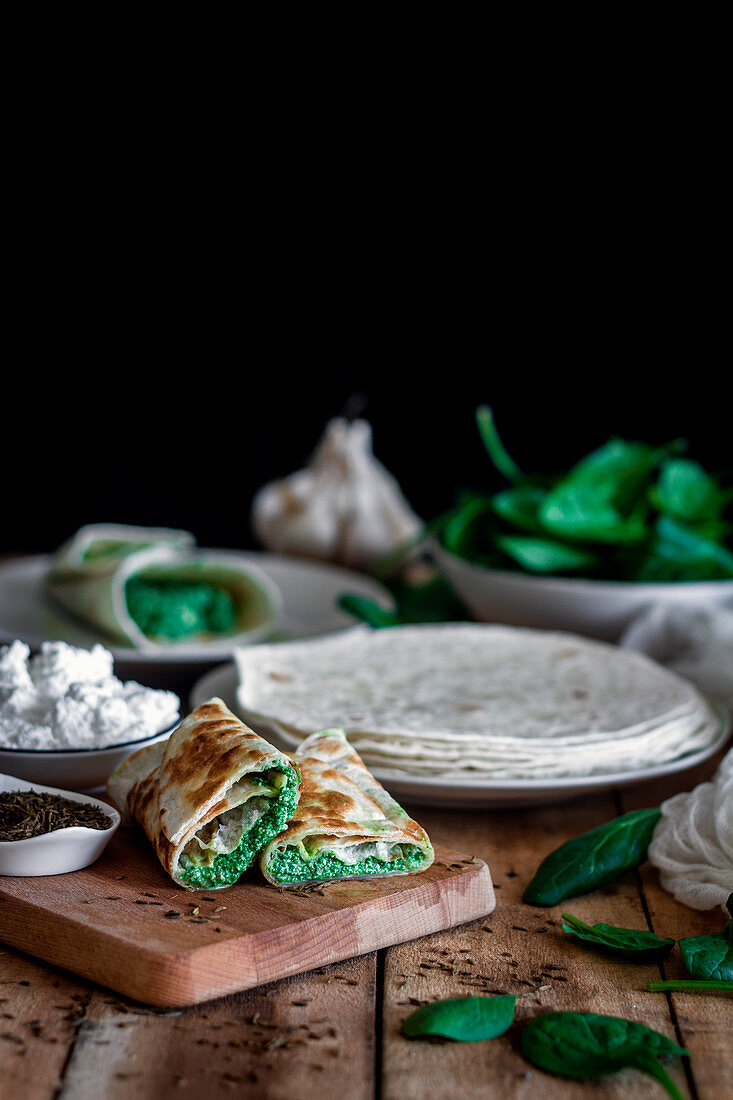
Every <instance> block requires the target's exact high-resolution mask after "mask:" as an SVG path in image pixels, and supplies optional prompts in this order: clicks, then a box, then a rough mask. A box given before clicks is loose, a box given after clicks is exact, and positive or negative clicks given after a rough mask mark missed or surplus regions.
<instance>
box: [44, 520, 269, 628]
mask: <svg viewBox="0 0 733 1100" xmlns="http://www.w3.org/2000/svg"><path fill="white" fill-rule="evenodd" d="M136 532H137V534H136ZM116 536H118V537H116ZM146 539H147V541H146ZM136 540H137V541H136ZM192 544H193V536H192V535H188V533H187V532H185V531H170V532H168V533H167V535H166V531H165V529H164V528H143V527H138V528H134V527H132V528H130V527H122V526H117V525H115V524H99V525H92V526H91V527H86V528H82V530H81V531H80V532H79V533H78V534H77V535H76V536H75V537H74V539H72V540H71V541H70V542H69V543H67V544H65V545H64V546H63V547H62V548H61V549H60V550H59V551H58V553H57V554H56V556H55V557H54V559H53V561H52V564H51V568H50V570H49V573H48V577H47V582H46V588H47V592H48V594H49V596H50V597H51V599H53V600H54V601H55V602H56V603H58V604H60V605H61V606H62V607H64V608H65V610H67V611H70V612H71V613H72V614H73V615H75V616H76V617H77V618H79V619H81V620H83V621H84V622H86V623H88V624H90V625H92V626H95V627H97V629H99V630H100V631H102V632H103V633H104V634H105V635H106V636H107V637H109V638H111V639H114V640H115V641H116V642H118V643H120V644H122V645H126V646H133V647H134V648H136V649H154V648H156V647H158V646H160V645H170V644H174V645H176V646H179V647H182V646H185V644H186V643H193V644H194V645H199V644H200V643H202V642H211V641H216V640H220V639H231V640H232V642H239V641H241V642H245V641H247V642H250V641H253V640H255V639H257V638H261V637H262V636H263V635H264V634H265V633H266V632H267V631H269V630H270V629H271V627H272V625H273V623H274V620H275V618H276V616H277V613H278V611H279V609H280V602H281V600H280V593H279V590H278V589H277V587H276V586H275V585H274V584H273V582H272V581H271V580H270V578H269V577H268V576H267V575H266V574H265V573H263V572H262V570H261V569H258V568H257V566H255V565H251V564H250V563H249V562H248V561H245V560H244V558H243V557H242V556H241V555H239V554H237V553H236V552H225V551H219V550H206V551H205V550H197V549H196V548H195V547H194V546H193V545H192Z"/></svg>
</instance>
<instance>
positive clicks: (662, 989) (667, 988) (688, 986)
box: [646, 978, 733, 993]
mask: <svg viewBox="0 0 733 1100" xmlns="http://www.w3.org/2000/svg"><path fill="white" fill-rule="evenodd" d="M646 987H647V989H648V990H649V991H650V992H651V993H674V992H679V993H687V992H689V991H694V990H696V989H699V990H705V989H709V990H711V991H712V992H713V993H733V982H716V981H709V982H704V981H691V982H688V981H685V980H684V979H682V980H680V981H677V980H676V979H674V978H672V979H671V980H670V981H667V982H647V983H646Z"/></svg>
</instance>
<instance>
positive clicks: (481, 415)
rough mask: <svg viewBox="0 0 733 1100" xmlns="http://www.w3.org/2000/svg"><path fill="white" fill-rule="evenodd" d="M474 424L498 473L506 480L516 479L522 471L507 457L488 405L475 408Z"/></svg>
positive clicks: (512, 480) (513, 480)
mask: <svg viewBox="0 0 733 1100" xmlns="http://www.w3.org/2000/svg"><path fill="white" fill-rule="evenodd" d="M476 424H477V425H478V430H479V435H480V436H481V441H482V443H483V445H484V447H485V448H486V450H487V453H488V455H489V458H490V459H491V461H492V462H493V463H494V466H496V468H497V470H498V471H499V473H500V474H503V475H504V477H505V478H506V479H507V481H511V482H515V481H518V480H519V479H520V478H521V476H522V471H521V470H520V469H519V467H518V466H517V464H516V462H515V461H514V460H513V459H512V458H510V457H509V455H508V454H507V452H506V450H505V448H504V444H503V443H502V441H501V440H500V439H499V433H498V432H497V430H496V424H495V423H494V414H493V413H492V411H491V409H490V408H489V407H488V405H481V406H480V408H478V409H476Z"/></svg>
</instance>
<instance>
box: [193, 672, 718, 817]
mask: <svg viewBox="0 0 733 1100" xmlns="http://www.w3.org/2000/svg"><path fill="white" fill-rule="evenodd" d="M238 684H239V679H238V673H237V668H236V665H235V664H234V663H230V664H226V665H221V666H220V667H219V668H215V669H213V670H212V671H211V672H207V673H206V675H205V676H202V677H201V679H200V680H199V681H198V682H197V683H196V684H195V685H194V688H193V691H192V692H191V698H190V705H191V707H192V708H193V707H197V706H199V705H200V704H201V703H203V702H205V701H206V700H207V699H210V698H211V697H212V695H216V696H218V697H219V698H220V699H222V700H223V701H224V702H225V703H226V705H227V706H228V707H229V709H230V710H231V711H233V713H234V714H237V715H239V717H240V718H242V719H243V720H244V721H246V720H247V719H246V717H245V715H244V714H243V713H242V708H241V706H240V705H239V701H238V699H237V687H238ZM711 705H712V706H713V707H714V709H715V711H716V714H717V716H718V720H719V729H718V732H717V734H716V737H715V739H714V740H713V742H712V743H711V744H710V745H708V746H707V748H705V749H701V750H700V751H698V752H696V753H690V755H689V756H682V757H678V758H677V759H676V760H669V761H667V762H666V763H664V764H657V765H653V766H650V767H645V768H638V769H637V770H636V771H627V772H615V773H612V774H606V775H588V776H585V775H580V776H577V775H576V776H568V777H567V778H561V779H490V778H488V777H487V778H483V779H482V778H480V777H478V776H472V775H470V774H468V775H466V776H461V777H453V778H450V779H443V778H441V777H440V776H419V775H408V774H407V773H406V772H402V771H398V770H397V769H387V768H377V767H375V768H372V769H371V770H372V771H373V773H374V775H375V776H376V777H377V779H378V780H379V782H380V783H383V784H384V786H385V787H386V788H387V789H388V791H389V792H390V794H392V795H394V796H395V797H397V798H399V799H404V800H405V801H406V802H408V803H414V804H415V805H420V806H435V807H444V808H446V809H451V810H458V809H463V810H479V809H482V810H483V809H494V808H504V809H512V808H515V807H521V806H534V805H542V804H549V803H553V802H565V801H566V800H567V799H568V798H578V797H580V796H581V795H584V794H593V793H595V794H598V793H600V792H602V791H609V790H612V789H613V788H615V787H629V786H633V785H634V784H635V783H643V782H644V781H646V780H649V779H658V778H659V777H660V776H664V775H675V774H677V773H683V772H686V771H689V769H690V768H695V767H697V766H698V764H702V763H703V762H704V761H705V760H708V759H709V758H710V757H711V756H714V755H715V753H716V752H719V751H720V749H722V748H723V746H724V745H725V744H726V743H727V741H728V738H729V736H730V731H731V718H730V715H729V714H728V713H727V712H726V711H725V710H724V709H723V708H722V707H721V706H719V705H718V704H717V703H713V704H711ZM262 732H263V733H264V731H262ZM264 735H265V736H266V737H268V740H270V741H272V743H273V744H274V745H276V746H277V747H278V748H280V749H283V750H284V751H285V752H291V751H292V746H291V745H288V744H285V743H284V742H283V743H279V742H278V739H277V737H276V735H275V733H274V732H270V733H264Z"/></svg>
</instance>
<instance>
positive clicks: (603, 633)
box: [432, 406, 733, 641]
mask: <svg viewBox="0 0 733 1100" xmlns="http://www.w3.org/2000/svg"><path fill="white" fill-rule="evenodd" d="M476 420H477V425H478V428H479V432H480V435H481V438H482V440H483V443H484V445H485V447H486V450H487V452H488V455H489V458H490V459H491V461H492V462H493V464H494V466H495V468H496V470H497V471H498V473H499V474H500V475H501V477H502V479H503V481H504V483H505V484H504V486H503V487H502V488H499V489H498V490H497V491H495V492H493V493H479V492H470V493H464V494H462V495H461V496H460V498H459V500H458V503H457V504H456V506H455V507H454V508H453V509H452V510H451V511H449V512H448V513H446V514H444V515H442V516H440V517H439V518H438V520H436V521H434V524H433V542H432V545H433V551H434V555H435V558H436V560H437V562H438V564H439V565H440V567H441V569H442V571H443V573H444V574H445V576H446V578H447V579H448V581H449V582H450V584H451V585H452V586H453V588H454V589H455V591H456V593H457V595H458V596H459V597H460V599H461V600H462V601H463V602H464V604H465V605H466V606H467V607H468V609H469V610H470V612H471V613H472V614H473V615H474V616H475V617H476V618H477V619H479V620H481V621H486V622H504V623H510V624H512V625H516V626H530V627H544V628H549V629H556V630H571V631H575V632H578V633H581V634H587V635H590V636H593V637H598V638H604V639H606V640H610V641H615V640H616V639H617V638H618V637H619V636H620V634H621V633H622V631H623V629H624V627H625V626H626V625H627V624H628V623H629V622H630V621H631V619H632V618H633V617H634V616H635V615H636V614H637V613H638V612H639V611H641V610H642V609H643V608H644V607H647V606H649V605H651V604H658V603H676V604H680V603H682V604H684V603H686V604H690V605H694V604H699V603H703V602H704V603H707V604H709V603H710V602H722V601H724V600H726V599H730V600H731V601H733V484H725V483H724V482H723V480H722V478H720V477H719V476H717V475H715V474H713V473H711V472H709V471H708V470H706V469H705V468H704V467H703V466H702V465H701V464H700V463H699V462H697V461H696V460H695V459H694V458H692V457H690V456H689V455H688V454H687V443H686V442H685V441H684V440H673V441H672V442H670V443H666V444H663V445H654V444H648V443H642V442H636V441H630V440H626V439H621V438H612V439H609V440H608V442H607V443H605V444H603V445H602V446H600V447H599V448H598V449H596V450H594V451H592V452H591V453H590V454H588V455H586V456H585V457H583V458H581V459H580V460H579V461H578V462H576V463H575V464H574V465H573V466H572V467H571V468H570V469H569V470H565V471H563V472H561V473H558V474H551V475H548V474H527V473H524V472H523V471H522V470H521V469H520V468H519V466H517V464H516V463H515V462H514V460H513V459H512V458H511V457H510V456H509V455H508V453H507V452H506V450H505V448H504V446H503V444H502V442H501V439H500V437H499V435H498V432H497V430H496V426H495V423H494V418H493V415H492V413H491V410H490V409H489V408H487V407H486V406H482V407H481V408H479V409H478V410H477V413H476Z"/></svg>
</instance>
